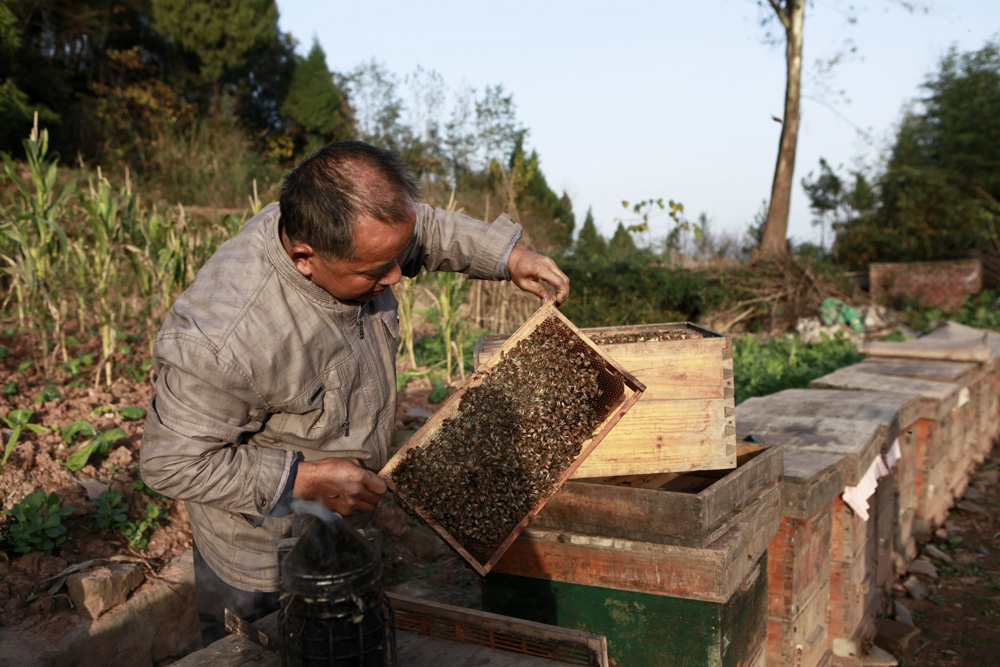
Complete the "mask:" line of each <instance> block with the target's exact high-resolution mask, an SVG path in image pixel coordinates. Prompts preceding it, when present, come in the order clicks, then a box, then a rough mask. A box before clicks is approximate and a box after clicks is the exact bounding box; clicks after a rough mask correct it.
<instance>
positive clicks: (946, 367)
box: [857, 357, 989, 555]
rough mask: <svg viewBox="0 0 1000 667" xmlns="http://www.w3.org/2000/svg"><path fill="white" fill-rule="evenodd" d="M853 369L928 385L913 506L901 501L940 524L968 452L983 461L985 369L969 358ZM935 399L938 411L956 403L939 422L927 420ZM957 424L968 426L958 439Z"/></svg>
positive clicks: (885, 360)
mask: <svg viewBox="0 0 1000 667" xmlns="http://www.w3.org/2000/svg"><path fill="white" fill-rule="evenodd" d="M857 368H860V369H862V370H864V371H865V372H866V373H871V374H875V375H891V376H898V377H901V378H907V379H908V380H909V381H910V383H911V387H912V388H914V389H919V388H920V387H924V388H927V389H929V391H927V392H926V394H927V395H926V396H925V398H924V401H925V403H929V405H928V409H927V410H926V411H924V413H923V414H922V416H921V418H920V419H919V420H917V425H916V428H915V429H914V431H915V433H916V468H917V470H916V480H915V482H916V490H917V492H916V496H917V498H916V504H915V505H903V502H902V500H903V499H902V496H901V498H900V500H901V502H900V505H901V507H906V508H907V511H910V508H915V514H916V516H917V517H919V518H921V519H923V520H924V521H926V522H927V523H928V526H935V525H940V524H941V523H942V522H943V521H944V516H945V514H946V513H947V511H948V507H950V505H951V500H952V497H953V496H954V491H956V490H957V489H958V488H961V486H962V485H963V482H962V480H964V479H967V475H959V479H958V480H954V476H955V475H958V474H959V472H960V471H961V472H966V471H967V466H968V463H967V462H968V461H969V460H970V459H969V457H970V454H969V453H970V452H971V453H973V454H972V456H973V457H974V458H978V459H979V460H982V458H983V457H985V454H986V451H985V450H984V449H983V446H982V438H981V433H982V431H983V430H984V429H985V426H982V425H980V422H981V417H985V412H983V410H987V409H988V407H987V406H985V405H981V404H982V403H983V399H984V397H986V399H988V397H989V387H988V386H987V385H988V380H987V378H988V374H986V373H984V371H983V368H982V367H981V366H980V365H979V364H975V363H972V362H957V361H935V360H926V359H905V358H892V357H877V358H870V359H867V360H865V361H864V362H862V363H861V364H858V365H857ZM921 382H931V383H946V385H949V386H950V387H952V388H953V387H958V388H959V391H958V393H957V400H954V399H955V392H954V390H953V389H948V390H945V391H941V390H942V389H943V388H944V387H943V386H942V385H940V384H930V385H926V384H922V383H921ZM935 397H942V398H941V401H940V403H939V405H938V411H939V412H940V411H943V410H945V411H946V410H948V407H949V406H951V405H952V404H953V403H954V407H953V409H952V410H950V411H949V412H948V414H946V415H944V416H943V417H942V418H941V419H940V420H935V419H930V418H928V415H929V414H930V413H932V412H933V411H934V399H935ZM970 406H971V407H970ZM963 410H968V419H966V416H965V415H963V417H962V418H960V419H956V418H954V417H953V416H952V415H953V414H955V413H957V412H961V411H963ZM955 423H967V424H968V425H970V426H971V428H968V429H965V430H964V432H963V434H964V436H965V437H964V438H963V437H957V435H956V434H955V433H954V424H955ZM951 437H955V440H956V442H957V444H950V443H949V442H947V439H948V438H951ZM953 451H955V452H957V453H956V454H955V458H957V460H958V462H957V463H953V461H952V457H951V456H950V455H949V453H950V452H953ZM963 451H964V454H963ZM976 452H978V453H979V454H978V456H976V455H975V453H976ZM951 480H954V481H957V483H951V482H950V481H951ZM907 555H910V554H907Z"/></svg>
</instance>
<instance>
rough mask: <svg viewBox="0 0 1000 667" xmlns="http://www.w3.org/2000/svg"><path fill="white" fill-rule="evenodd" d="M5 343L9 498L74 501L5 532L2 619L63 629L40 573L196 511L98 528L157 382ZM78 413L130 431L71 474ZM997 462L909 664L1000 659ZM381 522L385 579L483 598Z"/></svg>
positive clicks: (915, 606)
mask: <svg viewBox="0 0 1000 667" xmlns="http://www.w3.org/2000/svg"><path fill="white" fill-rule="evenodd" d="M94 345H96V342H95V343H92V344H91V346H90V347H88V345H87V344H86V343H85V344H81V345H80V346H77V347H75V348H73V349H72V350H71V352H70V356H79V355H82V354H85V353H88V352H89V353H91V354H95V356H96V349H93V346H94ZM0 346H2V347H3V348H4V349H5V350H6V354H5V355H0V356H2V358H0V386H4V385H8V383H9V382H10V381H11V380H13V381H15V382H16V384H17V389H16V391H15V392H13V393H11V394H9V395H8V394H7V393H3V394H0V417H2V416H7V415H9V413H10V412H11V411H12V410H15V409H18V408H28V409H33V410H35V414H34V416H33V418H32V419H31V423H34V424H39V425H43V426H47V427H50V429H49V430H48V431H46V432H44V433H34V432H30V431H25V432H24V434H23V435H22V436H21V438H20V439H19V440H18V442H17V443H16V444H15V446H14V448H13V450H12V452H11V455H10V458H9V460H8V461H7V464H6V466H5V467H4V468H3V470H2V471H0V493H2V497H0V509H4V510H7V509H10V508H11V507H12V506H13V505H14V503H16V502H18V501H20V500H21V499H22V498H23V497H24V496H25V495H27V494H28V493H30V492H31V491H32V490H34V489H36V488H42V489H44V490H45V491H47V492H50V491H54V492H55V493H57V494H58V496H59V499H60V501H61V503H62V504H64V505H72V506H74V508H75V509H74V510H73V513H72V514H71V515H70V516H68V517H67V518H66V519H65V520H64V524H65V525H66V526H67V527H68V533H67V537H68V539H67V541H66V542H65V544H63V545H62V546H61V547H60V548H58V549H56V550H55V552H54V553H53V555H44V554H41V553H40V552H35V553H29V554H26V555H21V554H16V553H14V551H13V544H12V543H11V542H10V540H7V539H4V540H2V541H0V626H4V627H5V628H6V629H7V630H10V631H13V630H15V629H17V630H18V631H24V632H31V633H37V634H44V633H49V632H50V633H54V634H56V633H58V634H61V633H64V632H65V631H66V629H67V627H68V626H72V625H76V624H80V623H83V622H85V621H84V620H83V619H81V618H80V617H79V616H78V615H77V613H76V612H75V611H74V610H73V609H72V608H71V604H70V601H69V597H68V595H66V592H65V589H62V590H58V591H48V592H47V591H46V590H45V588H44V587H40V586H39V583H38V582H40V581H42V580H44V579H46V578H48V577H52V576H54V575H56V574H58V573H59V572H61V571H62V570H64V569H65V568H67V567H68V566H69V565H72V564H75V563H80V562H83V561H86V560H90V559H94V558H101V557H109V556H113V555H117V554H123V555H130V556H139V557H141V558H142V559H144V561H145V562H146V563H147V565H148V567H149V570H150V571H151V572H153V573H155V572H156V571H157V570H158V569H159V568H161V567H163V565H164V564H165V563H166V562H167V561H168V560H169V559H170V558H172V557H173V556H175V555H177V554H180V553H182V552H184V551H185V550H187V549H190V548H191V535H190V531H189V528H188V525H187V515H186V513H185V511H184V508H183V506H182V505H181V504H180V503H175V502H173V501H163V502H165V503H166V507H167V510H168V511H167V518H166V519H165V520H164V521H163V522H162V524H163V525H161V527H159V528H158V529H157V530H155V531H154V532H153V533H152V535H151V536H150V538H149V542H148V545H147V546H146V547H145V548H144V549H142V550H136V549H130V548H129V546H128V543H127V540H126V539H125V538H124V537H122V536H121V535H120V534H118V533H101V532H96V531H94V530H92V529H90V525H91V523H92V521H93V513H94V510H95V505H94V503H93V502H92V501H91V500H90V499H89V497H88V493H90V494H94V495H96V493H97V492H99V490H100V489H103V488H110V489H118V490H120V491H121V492H122V494H123V496H124V497H125V498H126V500H127V501H128V503H129V506H130V507H131V508H132V510H131V512H132V513H131V517H130V518H132V519H137V518H138V514H137V511H138V512H141V511H142V509H143V508H145V506H146V505H147V504H148V503H151V502H156V499H155V498H154V497H152V496H150V495H149V494H148V493H147V492H146V491H145V490H144V489H143V487H142V486H141V485H140V484H136V481H137V479H138V472H137V464H138V447H139V441H140V438H141V433H142V424H143V420H141V419H139V420H132V421H129V420H126V419H124V418H123V417H122V416H121V414H120V410H121V409H122V408H123V407H126V406H139V407H145V406H146V404H147V402H148V400H149V397H150V396H151V394H152V386H151V384H150V383H149V382H148V380H142V379H140V380H138V381H136V380H135V379H134V378H132V377H130V376H128V375H125V376H122V377H119V378H117V379H116V381H115V383H114V384H113V385H112V386H111V387H110V388H106V387H104V386H103V384H102V385H101V386H96V387H95V386H94V383H93V374H94V367H93V366H90V367H87V368H84V372H83V374H82V375H79V376H72V375H71V374H70V373H68V372H67V371H65V370H56V371H54V373H53V377H54V378H55V382H52V383H46V382H43V381H42V374H41V372H40V370H39V369H38V368H37V367H36V366H32V367H30V368H27V369H24V368H22V369H19V366H20V365H21V363H22V362H23V361H24V360H26V359H29V358H31V357H32V356H33V355H32V354H30V353H29V350H30V348H29V347H28V341H27V340H25V338H24V336H23V335H15V336H13V337H11V336H6V335H5V336H0ZM144 352H145V343H144V342H143V341H135V342H132V343H127V344H125V346H124V347H123V348H122V349H121V351H120V352H119V354H118V357H119V358H118V361H120V362H121V363H128V361H129V360H130V359H136V358H143V353H144ZM133 363H134V362H133ZM47 384H52V386H54V387H55V389H57V390H58V392H59V393H60V394H61V396H62V398H54V399H52V400H37V401H36V397H39V396H40V395H41V394H42V392H43V390H44V389H45V387H46V385H47ZM8 386H9V385H8ZM429 389H430V388H429V386H426V385H421V384H420V383H418V382H412V383H411V384H410V385H409V386H408V387H407V389H406V390H405V391H404V392H403V393H402V394H401V395H400V400H399V406H398V411H397V429H398V433H397V435H398V436H399V438H398V440H397V446H399V445H401V444H402V442H403V441H404V440H405V436H406V435H407V434H408V433H410V432H412V430H414V429H415V428H417V427H418V426H419V423H420V422H419V421H415V420H414V419H412V418H410V417H407V414H408V413H411V410H412V409H413V408H418V409H422V410H426V411H428V412H433V411H434V410H435V409H436V407H437V406H435V405H432V404H430V403H429V402H428V400H427V395H428V393H429ZM105 406H111V407H112V408H115V410H113V411H105V412H104V413H103V414H100V415H95V414H93V413H94V411H95V409H98V411H100V409H102V408H104V407H105ZM411 414H412V413H411ZM78 419H87V420H89V421H90V422H91V424H92V425H93V426H94V427H95V429H96V430H97V431H98V432H104V431H107V430H109V429H111V428H113V427H120V428H121V429H123V430H124V431H125V433H126V437H125V438H124V439H123V440H121V441H119V442H117V443H115V444H114V445H112V447H111V449H110V451H109V452H108V454H107V455H106V456H105V457H103V458H102V459H100V460H98V461H97V462H96V463H95V464H91V465H87V466H85V467H84V468H82V469H81V470H79V471H77V472H75V473H71V472H69V471H68V470H67V469H66V468H64V467H63V466H62V465H60V461H65V460H66V458H67V457H68V456H69V454H70V453H71V452H72V451H73V450H74V449H75V448H76V447H77V445H76V444H74V445H68V444H67V443H65V442H64V441H63V439H62V438H61V437H60V435H59V433H58V429H59V428H61V427H64V426H66V425H67V424H69V423H71V422H73V421H76V420H78ZM51 427H57V428H56V429H55V430H52V428H51ZM9 437H10V430H9V429H7V428H6V427H4V431H3V440H4V442H5V443H6V442H7V440H8V438H9ZM994 455H995V456H998V457H1000V451H997V450H996V449H995V450H994ZM998 464H1000V458H998V459H990V460H988V461H987V463H986V464H985V466H984V467H985V468H986V473H987V474H986V479H985V480H983V481H977V482H974V483H973V484H972V485H971V486H970V489H972V490H973V491H972V492H970V493H971V498H970V500H971V502H973V503H974V504H975V505H976V506H978V507H980V508H982V510H983V511H982V512H980V511H970V510H963V509H955V510H953V511H952V513H951V515H950V516H949V519H948V521H947V523H946V524H945V526H944V527H943V528H942V529H941V530H939V531H938V533H937V534H936V535H935V536H933V537H932V538H931V539H929V540H928V542H927V543H926V544H924V545H922V547H921V551H922V554H926V552H927V546H928V545H929V546H933V547H936V548H937V549H939V550H940V551H941V552H943V553H944V554H945V555H946V556H947V557H949V558H950V559H951V561H952V562H950V563H949V562H944V561H942V560H941V559H940V557H934V556H930V555H922V556H921V557H923V558H926V559H927V560H929V561H930V562H932V563H933V564H934V565H935V566H936V568H937V577H936V578H933V577H931V576H929V575H927V574H916V575H914V576H915V577H917V579H918V580H919V581H920V582H921V583H922V584H923V585H924V586H925V587H926V588H927V594H926V596H925V597H924V598H923V599H919V600H918V599H914V598H913V597H911V596H910V594H909V593H908V592H907V590H906V588H904V587H903V586H902V582H900V584H899V585H898V586H897V592H896V596H897V599H898V601H899V602H900V603H902V604H903V605H904V606H905V607H906V608H907V609H908V610H909V612H910V613H911V615H912V617H913V621H914V623H915V624H916V626H917V627H918V628H920V629H921V636H920V637H919V639H918V640H917V642H915V643H914V645H913V646H912V647H911V650H910V652H909V653H908V654H905V655H901V656H898V657H899V658H900V664H901V665H905V666H907V667H910V666H914V665H926V666H929V667H938V666H945V665H948V666H951V665H1000V650H998V648H997V647H998V646H1000V539H998V538H1000V519H998V513H1000V485H998V484H997V482H996V478H995V476H994V477H992V480H991V479H990V475H991V474H992V475H996V472H995V471H996V469H997V467H1000V466H998ZM990 470H993V471H994V472H993V473H990V472H989V471H990ZM133 486H137V487H138V488H133ZM88 489H89V491H88ZM137 508H138V509H137ZM10 523H11V519H10V518H9V517H0V531H5V530H6V529H7V528H8V527H9V525H10ZM374 527H375V528H376V530H374V531H369V532H370V533H371V534H372V535H374V536H375V537H376V540H377V542H378V543H379V544H380V545H381V546H382V547H383V556H384V561H383V562H384V564H385V572H386V580H387V584H388V585H389V586H390V587H391V588H393V589H395V590H399V591H404V592H408V593H410V594H414V595H420V596H423V597H431V598H434V599H437V600H440V601H442V602H448V603H451V604H457V605H462V606H471V607H477V606H479V602H480V593H479V578H478V575H476V574H475V572H474V571H473V570H472V569H471V568H469V567H468V566H466V565H465V563H464V561H462V560H461V559H460V558H458V557H457V556H455V555H454V553H453V552H451V551H450V550H448V549H447V547H443V544H442V543H440V541H438V540H436V539H435V538H434V536H433V535H431V534H430V533H429V531H427V529H426V528H424V527H422V526H419V524H418V522H416V521H415V520H413V519H412V518H410V517H409V516H408V515H407V514H406V513H405V512H403V511H402V510H401V509H399V508H398V507H396V506H395V505H394V504H393V503H392V499H391V497H390V498H388V499H387V500H386V502H383V503H382V504H381V505H380V507H379V510H378V513H377V517H376V521H375V526H374Z"/></svg>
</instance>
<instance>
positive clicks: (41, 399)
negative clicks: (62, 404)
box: [31, 384, 63, 403]
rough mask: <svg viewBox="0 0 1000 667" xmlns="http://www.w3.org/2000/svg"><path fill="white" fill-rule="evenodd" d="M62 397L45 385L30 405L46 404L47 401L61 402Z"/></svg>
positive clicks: (53, 388)
mask: <svg viewBox="0 0 1000 667" xmlns="http://www.w3.org/2000/svg"><path fill="white" fill-rule="evenodd" d="M62 397H63V395H62V394H61V393H59V390H58V389H56V388H55V387H53V386H52V385H50V384H49V385H45V388H44V389H42V393H40V394H39V395H38V396H35V397H34V398H33V399H31V402H32V403H48V402H49V401H56V400H62Z"/></svg>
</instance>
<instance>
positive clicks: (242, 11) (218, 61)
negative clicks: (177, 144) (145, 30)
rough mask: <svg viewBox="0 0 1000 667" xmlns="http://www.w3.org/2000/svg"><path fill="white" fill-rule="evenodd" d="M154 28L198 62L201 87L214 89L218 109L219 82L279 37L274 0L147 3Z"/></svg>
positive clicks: (155, 0)
mask: <svg viewBox="0 0 1000 667" xmlns="http://www.w3.org/2000/svg"><path fill="white" fill-rule="evenodd" d="M151 3H152V15H153V25H154V27H155V28H156V30H157V31H158V32H160V33H161V34H162V35H164V36H165V37H167V38H168V39H170V40H171V41H173V42H174V43H175V44H176V45H177V46H179V47H180V48H181V49H182V50H183V51H186V52H189V53H191V54H193V55H194V56H196V57H197V59H198V72H199V78H200V80H201V83H202V84H210V85H211V86H212V110H213V112H214V111H217V110H218V103H219V91H220V83H221V82H222V78H223V75H224V74H225V73H226V71H227V70H229V69H231V68H236V67H240V66H241V65H243V64H244V63H245V62H246V59H247V56H248V55H249V54H250V53H252V52H253V51H254V50H255V49H257V48H259V47H260V46H262V45H264V44H268V43H270V42H272V41H274V40H275V39H276V38H277V35H278V29H277V26H278V8H277V5H275V2H274V0H242V1H241V2H230V1H229V0H151Z"/></svg>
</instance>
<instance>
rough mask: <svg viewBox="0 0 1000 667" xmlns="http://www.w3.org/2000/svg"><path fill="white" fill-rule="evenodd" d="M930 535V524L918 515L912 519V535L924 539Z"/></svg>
mask: <svg viewBox="0 0 1000 667" xmlns="http://www.w3.org/2000/svg"><path fill="white" fill-rule="evenodd" d="M930 535H931V529H930V526H929V525H928V524H927V521H925V520H924V519H921V518H919V517H918V518H915V519H914V520H913V536H914V537H917V538H920V539H925V538H928V537H930Z"/></svg>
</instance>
